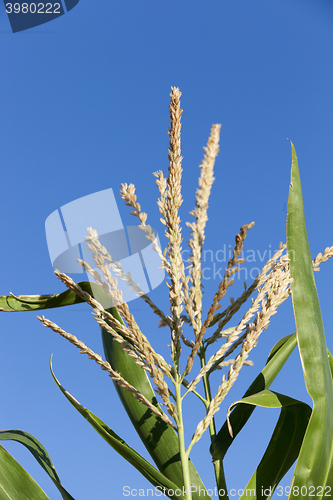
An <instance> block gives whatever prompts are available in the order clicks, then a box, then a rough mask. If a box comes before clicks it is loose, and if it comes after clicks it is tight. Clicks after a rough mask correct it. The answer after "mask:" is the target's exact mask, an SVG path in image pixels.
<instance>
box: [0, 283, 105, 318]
mask: <svg viewBox="0 0 333 500" xmlns="http://www.w3.org/2000/svg"><path fill="white" fill-rule="evenodd" d="M78 285H79V286H80V287H81V288H82V290H84V291H85V292H88V293H90V295H93V296H94V297H95V298H96V297H97V295H99V294H100V290H101V287H100V286H99V285H97V284H96V283H90V282H89V281H81V282H80V283H78ZM82 302H84V300H83V299H81V297H79V296H78V295H76V293H75V292H73V291H72V290H66V291H65V292H62V293H56V294H54V295H19V296H15V295H3V296H1V297H0V311H4V312H22V311H40V310H42V309H51V308H55V307H63V306H70V305H72V304H80V303H82Z"/></svg>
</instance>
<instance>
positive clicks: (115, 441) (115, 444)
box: [50, 358, 184, 500]
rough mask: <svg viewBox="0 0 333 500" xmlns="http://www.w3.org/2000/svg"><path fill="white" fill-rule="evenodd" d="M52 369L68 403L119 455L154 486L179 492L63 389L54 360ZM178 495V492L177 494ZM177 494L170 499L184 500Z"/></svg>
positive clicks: (54, 377)
mask: <svg viewBox="0 0 333 500" xmlns="http://www.w3.org/2000/svg"><path fill="white" fill-rule="evenodd" d="M50 368H51V373H52V377H53V380H54V381H55V383H56V384H57V386H58V387H59V389H60V390H61V392H62V393H63V394H64V395H65V396H66V398H67V399H68V401H69V402H70V403H71V404H72V405H73V406H74V408H76V409H77V411H78V412H79V413H81V415H82V416H83V417H84V418H85V419H86V420H87V421H88V422H89V424H90V425H91V426H92V427H93V428H94V429H95V430H96V431H97V432H98V434H99V435H100V436H102V438H103V439H105V441H106V442H107V443H108V444H109V445H110V446H112V448H113V449H114V450H115V451H117V453H119V455H121V456H122V457H123V458H125V460H127V461H128V462H129V463H130V464H132V465H133V466H134V467H135V468H136V469H137V470H138V471H139V472H140V473H141V474H142V475H143V476H144V477H145V478H146V479H148V481H150V482H151V483H152V484H153V485H154V486H159V487H161V489H163V488H166V489H167V490H173V491H176V490H177V486H176V485H175V484H174V483H173V482H172V481H170V480H169V479H168V478H167V477H166V476H164V475H163V474H162V473H161V472H159V471H158V470H157V469H155V467H153V466H152V465H151V464H150V463H149V462H148V461H147V460H146V459H145V458H143V457H142V456H141V455H140V454H139V453H138V452H136V451H135V450H134V449H133V448H131V447H130V446H129V445H128V444H127V443H126V442H125V441H124V440H123V439H122V438H121V437H119V436H118V435H117V434H116V433H115V432H113V430H112V429H110V427H108V426H107V425H106V424H105V423H104V422H103V421H102V420H101V419H99V418H98V417H97V416H96V415H94V414H93V413H92V412H91V411H89V410H88V409H87V408H85V407H84V406H82V405H81V404H80V403H79V402H78V401H77V400H76V399H75V398H74V397H73V396H72V395H71V394H70V393H69V392H68V391H66V389H64V388H63V387H62V385H61V384H60V382H59V380H58V379H57V377H56V376H55V374H54V372H53V369H52V358H51V360H50ZM177 493H178V492H177ZM177 493H176V494H175V495H173V496H170V498H174V499H175V500H176V499H183V498H184V497H183V496H182V495H177Z"/></svg>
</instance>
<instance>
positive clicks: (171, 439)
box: [102, 308, 211, 500]
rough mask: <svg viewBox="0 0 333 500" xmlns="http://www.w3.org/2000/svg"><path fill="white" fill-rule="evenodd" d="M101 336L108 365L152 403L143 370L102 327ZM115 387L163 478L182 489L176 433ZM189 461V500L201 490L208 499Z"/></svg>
mask: <svg viewBox="0 0 333 500" xmlns="http://www.w3.org/2000/svg"><path fill="white" fill-rule="evenodd" d="M109 312H111V313H112V314H113V315H115V317H116V318H117V319H118V320H119V321H121V318H120V316H119V314H118V311H117V310H116V309H115V308H112V309H109ZM102 339H103V345H104V353H105V357H106V360H107V361H108V362H109V363H110V365H111V366H112V368H113V369H114V370H116V371H117V372H119V373H120V374H121V375H122V376H123V377H124V378H125V379H126V380H127V382H129V383H130V384H131V385H133V386H134V387H135V388H136V389H137V390H138V391H140V392H141V393H142V394H143V395H144V396H145V397H146V398H147V399H148V400H149V401H151V402H152V403H153V404H155V405H156V404H157V401H156V397H155V393H154V391H153V388H152V386H151V384H150V381H149V378H148V376H147V373H146V371H144V370H142V369H141V368H140V367H139V366H138V365H137V364H136V363H135V361H134V360H133V358H131V357H130V356H128V354H127V353H125V352H124V351H123V350H122V349H121V347H120V346H119V344H118V342H115V341H113V340H112V337H111V335H110V334H109V333H108V332H107V331H106V330H104V329H103V328H102ZM115 387H116V390H117V392H118V395H119V398H120V399H121V401H122V403H123V405H124V408H125V410H126V412H127V414H128V416H129V418H130V419H131V422H132V423H133V425H134V427H135V429H136V431H137V433H138V434H139V436H140V438H141V439H142V442H143V443H144V445H145V446H146V448H147V450H148V452H149V454H150V456H151V457H152V459H153V460H154V462H155V464H156V466H157V467H158V469H159V470H160V471H161V472H162V473H163V474H164V475H165V476H166V477H168V478H169V479H170V480H172V481H173V482H174V483H176V484H177V486H178V487H180V488H182V487H183V478H182V469H181V462H180V454H179V444H178V438H177V434H176V432H175V431H174V429H173V428H172V427H171V426H169V425H167V424H166V423H165V422H163V420H162V419H161V418H160V417H158V416H156V415H155V414H154V413H152V412H151V410H149V409H148V408H146V407H145V406H143V405H142V403H140V402H139V401H137V400H136V399H135V398H134V396H133V394H132V393H130V392H128V391H126V390H125V389H123V388H121V387H119V385H117V384H115ZM189 462H190V465H189V467H190V478H191V486H192V488H193V492H192V498H193V500H200V498H202V496H203V494H204V493H205V498H207V499H210V498H211V497H210V496H209V495H208V493H207V491H206V489H205V486H204V484H203V483H202V481H201V479H200V477H199V475H198V473H197V471H196V469H195V468H194V466H193V464H192V461H191V460H189Z"/></svg>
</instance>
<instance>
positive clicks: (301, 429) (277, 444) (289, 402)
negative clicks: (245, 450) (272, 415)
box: [229, 390, 311, 500]
mask: <svg viewBox="0 0 333 500" xmlns="http://www.w3.org/2000/svg"><path fill="white" fill-rule="evenodd" d="M240 404H241V405H242V406H243V405H244V404H247V405H252V406H261V407H265V408H281V412H280V416H279V420H278V422H277V424H276V426H275V429H274V432H273V435H272V437H271V440H270V442H269V444H268V446H267V449H266V451H265V453H264V456H263V458H262V460H261V462H260V464H259V465H258V467H257V469H256V471H255V472H254V474H253V476H252V477H251V479H250V481H249V483H248V485H247V486H246V488H245V490H244V493H243V495H242V496H241V497H240V499H246V498H249V496H250V498H251V499H253V500H257V499H259V498H260V499H266V498H271V496H272V494H273V493H274V490H275V488H276V486H277V485H278V484H279V482H280V481H281V479H282V478H283V476H284V475H285V474H286V473H287V472H288V470H289V469H290V467H291V466H292V465H293V463H294V462H295V460H296V458H297V457H298V454H299V450H300V448H301V445H302V441H303V438H304V434H305V431H306V428H307V425H308V422H309V418H310V415H311V408H310V406H308V405H307V404H305V403H302V402H301V401H297V400H296V399H293V398H289V397H288V396H285V395H283V394H279V393H277V392H273V391H268V390H264V391H261V392H258V393H257V394H253V395H252V396H248V397H246V398H242V399H240V400H239V401H236V402H235V403H233V404H232V405H231V406H230V408H229V411H230V409H231V408H232V407H234V406H236V405H240Z"/></svg>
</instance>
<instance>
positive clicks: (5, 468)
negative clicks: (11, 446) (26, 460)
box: [0, 445, 50, 500]
mask: <svg viewBox="0 0 333 500" xmlns="http://www.w3.org/2000/svg"><path fill="white" fill-rule="evenodd" d="M0 498H1V499H3V500H50V498H49V497H48V496H47V495H46V493H44V491H43V490H42V489H41V487H40V486H38V484H37V483H36V482H35V480H34V479H33V478H32V477H31V476H30V475H29V474H28V473H27V471H25V470H24V469H23V467H22V466H21V465H20V464H19V463H18V462H17V461H16V460H15V459H14V458H13V457H12V456H11V455H10V454H9V453H8V451H7V450H5V448H3V446H1V445H0Z"/></svg>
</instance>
